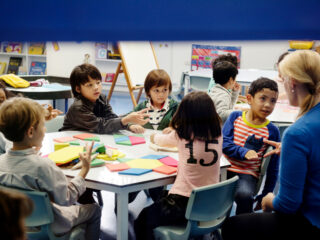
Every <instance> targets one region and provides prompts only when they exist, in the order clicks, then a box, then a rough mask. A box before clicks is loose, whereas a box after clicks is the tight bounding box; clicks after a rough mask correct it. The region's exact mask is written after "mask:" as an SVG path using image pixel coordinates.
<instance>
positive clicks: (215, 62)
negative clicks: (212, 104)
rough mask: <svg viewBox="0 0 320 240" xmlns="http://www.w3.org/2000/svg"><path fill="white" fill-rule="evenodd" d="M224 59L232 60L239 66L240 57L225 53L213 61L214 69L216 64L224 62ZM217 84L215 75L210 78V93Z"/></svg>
mask: <svg viewBox="0 0 320 240" xmlns="http://www.w3.org/2000/svg"><path fill="white" fill-rule="evenodd" d="M222 61H227V62H231V63H232V64H233V65H234V66H236V68H237V67H238V58H237V57H236V56H234V55H231V54H230V53H228V54H224V55H219V56H218V57H217V58H216V59H215V60H214V61H213V62H212V70H214V68H215V65H216V64H217V63H218V62H222ZM214 85H215V79H214V77H213V78H211V79H210V83H209V86H208V90H207V92H208V94H209V93H210V92H211V89H212V88H213V86H214Z"/></svg>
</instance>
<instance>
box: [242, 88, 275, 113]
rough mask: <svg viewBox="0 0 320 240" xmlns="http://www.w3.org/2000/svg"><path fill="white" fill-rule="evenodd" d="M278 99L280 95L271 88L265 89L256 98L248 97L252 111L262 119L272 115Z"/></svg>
mask: <svg viewBox="0 0 320 240" xmlns="http://www.w3.org/2000/svg"><path fill="white" fill-rule="evenodd" d="M277 99H278V93H277V92H275V91H272V90H270V89H269V88H263V89H262V90H261V91H259V92H257V93H256V94H255V95H254V97H253V96H252V95H250V94H248V95H247V100H248V103H249V105H250V106H251V111H252V112H253V113H254V114H256V115H257V116H258V117H259V118H261V119H265V118H266V117H267V116H269V115H270V114H271V113H272V111H273V109H274V107H275V105H276V103H277Z"/></svg>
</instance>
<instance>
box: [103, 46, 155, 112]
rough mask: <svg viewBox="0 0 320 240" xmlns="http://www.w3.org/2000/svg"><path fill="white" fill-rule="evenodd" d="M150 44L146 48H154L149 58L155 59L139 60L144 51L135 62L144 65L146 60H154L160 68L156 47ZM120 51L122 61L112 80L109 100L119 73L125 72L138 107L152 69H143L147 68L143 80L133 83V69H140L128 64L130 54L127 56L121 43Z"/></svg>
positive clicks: (130, 91)
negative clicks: (135, 94)
mask: <svg viewBox="0 0 320 240" xmlns="http://www.w3.org/2000/svg"><path fill="white" fill-rule="evenodd" d="M148 44H150V45H149V46H148V45H146V48H150V49H151V50H152V56H151V55H150V54H149V58H153V59H143V61H139V60H138V59H139V58H141V55H143V53H141V54H140V55H139V56H136V57H137V61H136V62H135V64H136V65H139V64H141V65H142V67H143V63H144V62H146V61H148V62H150V61H154V68H159V65H158V61H157V58H156V55H155V52H154V48H153V46H152V45H151V43H149V42H148ZM140 48H141V45H140ZM150 49H147V50H148V51H150ZM119 52H120V56H121V62H120V63H119V64H118V67H117V70H116V73H115V76H114V79H113V81H112V85H111V88H110V90H109V93H108V101H110V99H111V96H112V93H113V90H114V87H115V85H116V83H117V80H118V77H119V74H120V73H124V76H125V79H126V82H127V86H128V90H129V94H130V97H131V100H132V103H133V106H134V107H136V106H137V104H138V102H139V99H140V97H141V94H142V91H143V88H144V86H143V81H144V79H145V77H146V76H147V74H148V72H149V71H150V70H152V69H143V70H145V72H144V74H143V75H145V76H144V78H143V79H141V80H142V82H141V84H138V85H133V84H132V81H131V75H134V74H133V72H132V71H134V70H135V69H138V66H137V67H133V66H128V64H130V63H129V60H128V56H126V54H127V55H128V53H125V52H123V51H122V49H121V47H120V44H119ZM135 54H136V53H133V55H131V57H135V56H134V55H135ZM127 60H128V61H127ZM131 65H132V64H131ZM141 65H140V66H141ZM130 67H131V69H129V68H130ZM154 68H153V69H154ZM138 70H139V69H138ZM140 70H141V67H140ZM130 71H131V74H130ZM135 90H139V93H138V95H137V98H135V96H134V94H133V91H135Z"/></svg>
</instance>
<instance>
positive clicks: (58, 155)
mask: <svg viewBox="0 0 320 240" xmlns="http://www.w3.org/2000/svg"><path fill="white" fill-rule="evenodd" d="M81 152H83V146H69V147H65V148H62V149H60V150H58V151H55V152H53V153H50V154H49V155H48V158H50V159H51V160H52V161H54V162H55V163H56V164H57V165H61V164H66V163H68V162H71V161H72V160H74V159H76V158H79V153H81Z"/></svg>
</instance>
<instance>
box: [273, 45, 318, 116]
mask: <svg viewBox="0 0 320 240" xmlns="http://www.w3.org/2000/svg"><path fill="white" fill-rule="evenodd" d="M279 70H280V73H281V75H282V76H283V77H290V78H293V79H294V80H296V81H297V82H299V83H302V84H304V85H305V87H306V88H307V89H308V93H309V94H308V95H307V97H306V98H305V99H304V102H303V104H302V105H301V106H300V112H299V115H298V117H301V116H302V115H304V114H305V113H306V112H308V111H309V110H310V109H311V108H312V107H313V106H314V105H315V104H316V101H317V97H318V95H319V93H320V55H319V54H318V53H316V52H314V51H311V50H298V51H295V52H293V53H290V54H289V55H287V56H286V57H285V58H284V59H283V60H282V61H281V62H280V64H279Z"/></svg>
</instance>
